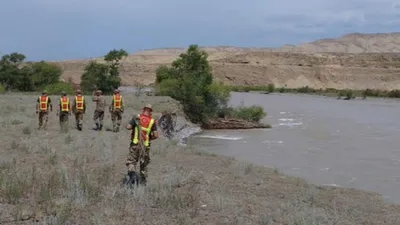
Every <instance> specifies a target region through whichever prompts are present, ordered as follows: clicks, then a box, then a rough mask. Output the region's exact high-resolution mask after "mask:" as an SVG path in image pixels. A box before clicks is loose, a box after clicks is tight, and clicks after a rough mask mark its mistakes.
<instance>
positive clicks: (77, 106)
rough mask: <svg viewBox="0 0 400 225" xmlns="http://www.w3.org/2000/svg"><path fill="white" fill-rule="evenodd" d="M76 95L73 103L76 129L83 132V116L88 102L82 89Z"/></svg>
mask: <svg viewBox="0 0 400 225" xmlns="http://www.w3.org/2000/svg"><path fill="white" fill-rule="evenodd" d="M75 93H76V95H75V98H74V101H73V103H72V111H73V113H74V114H75V121H76V128H77V129H78V130H80V131H81V130H82V123H83V114H85V113H86V101H85V97H84V96H82V92H81V90H80V89H78V90H76V91H75Z"/></svg>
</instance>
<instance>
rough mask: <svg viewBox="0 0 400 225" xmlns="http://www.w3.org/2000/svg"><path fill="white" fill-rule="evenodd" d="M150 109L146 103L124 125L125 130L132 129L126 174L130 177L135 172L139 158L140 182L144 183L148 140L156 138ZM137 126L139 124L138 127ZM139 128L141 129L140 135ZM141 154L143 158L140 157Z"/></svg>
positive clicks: (148, 153)
mask: <svg viewBox="0 0 400 225" xmlns="http://www.w3.org/2000/svg"><path fill="white" fill-rule="evenodd" d="M152 111H153V110H152V107H151V105H150V104H147V105H146V106H145V107H144V108H143V111H142V113H141V114H139V115H137V116H135V117H134V118H132V119H131V121H130V122H129V124H127V125H126V129H127V130H132V135H131V144H130V148H129V155H128V158H127V161H126V166H127V167H128V175H129V177H132V176H134V174H137V173H136V171H137V170H136V165H137V163H138V161H139V160H140V161H141V163H140V168H139V173H140V180H141V181H140V182H141V183H144V184H145V183H146V180H147V166H148V165H149V163H150V141H151V140H154V139H157V138H158V132H157V125H156V124H157V123H156V121H155V119H153V118H152ZM138 126H140V129H139V128H138ZM139 130H140V131H141V135H140V137H139ZM139 139H141V140H139ZM141 156H142V157H143V158H140V157H141ZM142 160H143V161H142Z"/></svg>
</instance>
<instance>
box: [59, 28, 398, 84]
mask: <svg viewBox="0 0 400 225" xmlns="http://www.w3.org/2000/svg"><path fill="white" fill-rule="evenodd" d="M203 49H204V50H205V51H207V52H208V53H209V60H210V63H211V65H212V67H213V73H214V76H215V78H216V79H218V80H221V81H223V82H225V83H227V84H235V85H260V84H268V83H274V84H275V85H277V86H284V85H287V87H291V88H295V87H301V86H307V85H308V86H310V87H314V88H326V87H331V88H338V89H343V88H353V89H365V88H378V89H400V33H390V34H359V33H354V34H348V35H345V36H342V37H339V38H337V39H323V40H318V41H314V42H310V43H305V44H300V45H298V46H283V47H281V48H276V49H272V48H239V47H204V48H203ZM184 51H185V49H183V48H169V49H155V50H146V51H142V52H138V53H135V54H132V55H129V57H128V58H127V59H126V60H125V61H124V62H123V70H122V75H121V77H122V80H123V84H124V85H134V84H135V83H136V82H139V83H143V84H150V83H153V82H154V79H155V70H156V68H157V67H158V66H160V65H168V64H170V63H171V62H172V61H173V60H174V59H175V58H177V57H178V56H179V54H180V53H182V52H184ZM96 60H99V61H101V59H96ZM88 62H89V60H75V61H72V60H71V61H62V62H55V63H57V64H59V65H61V66H62V67H63V69H64V71H65V72H64V74H63V78H64V79H66V80H68V79H72V80H73V81H74V83H79V79H80V75H81V73H82V70H83V68H84V66H85V64H87V63H88Z"/></svg>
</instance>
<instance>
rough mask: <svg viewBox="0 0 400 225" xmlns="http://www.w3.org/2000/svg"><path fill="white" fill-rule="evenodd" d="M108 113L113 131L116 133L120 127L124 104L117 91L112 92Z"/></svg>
mask: <svg viewBox="0 0 400 225" xmlns="http://www.w3.org/2000/svg"><path fill="white" fill-rule="evenodd" d="M109 111H110V113H111V120H112V123H113V131H114V132H118V131H119V127H120V126H121V120H122V113H123V112H124V103H123V100H122V96H121V95H120V93H119V90H118V89H115V90H114V94H113V98H112V101H111V105H110V108H109Z"/></svg>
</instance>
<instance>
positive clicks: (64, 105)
mask: <svg viewBox="0 0 400 225" xmlns="http://www.w3.org/2000/svg"><path fill="white" fill-rule="evenodd" d="M60 104H61V112H68V111H69V98H68V97H67V96H63V97H61V98H60Z"/></svg>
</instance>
